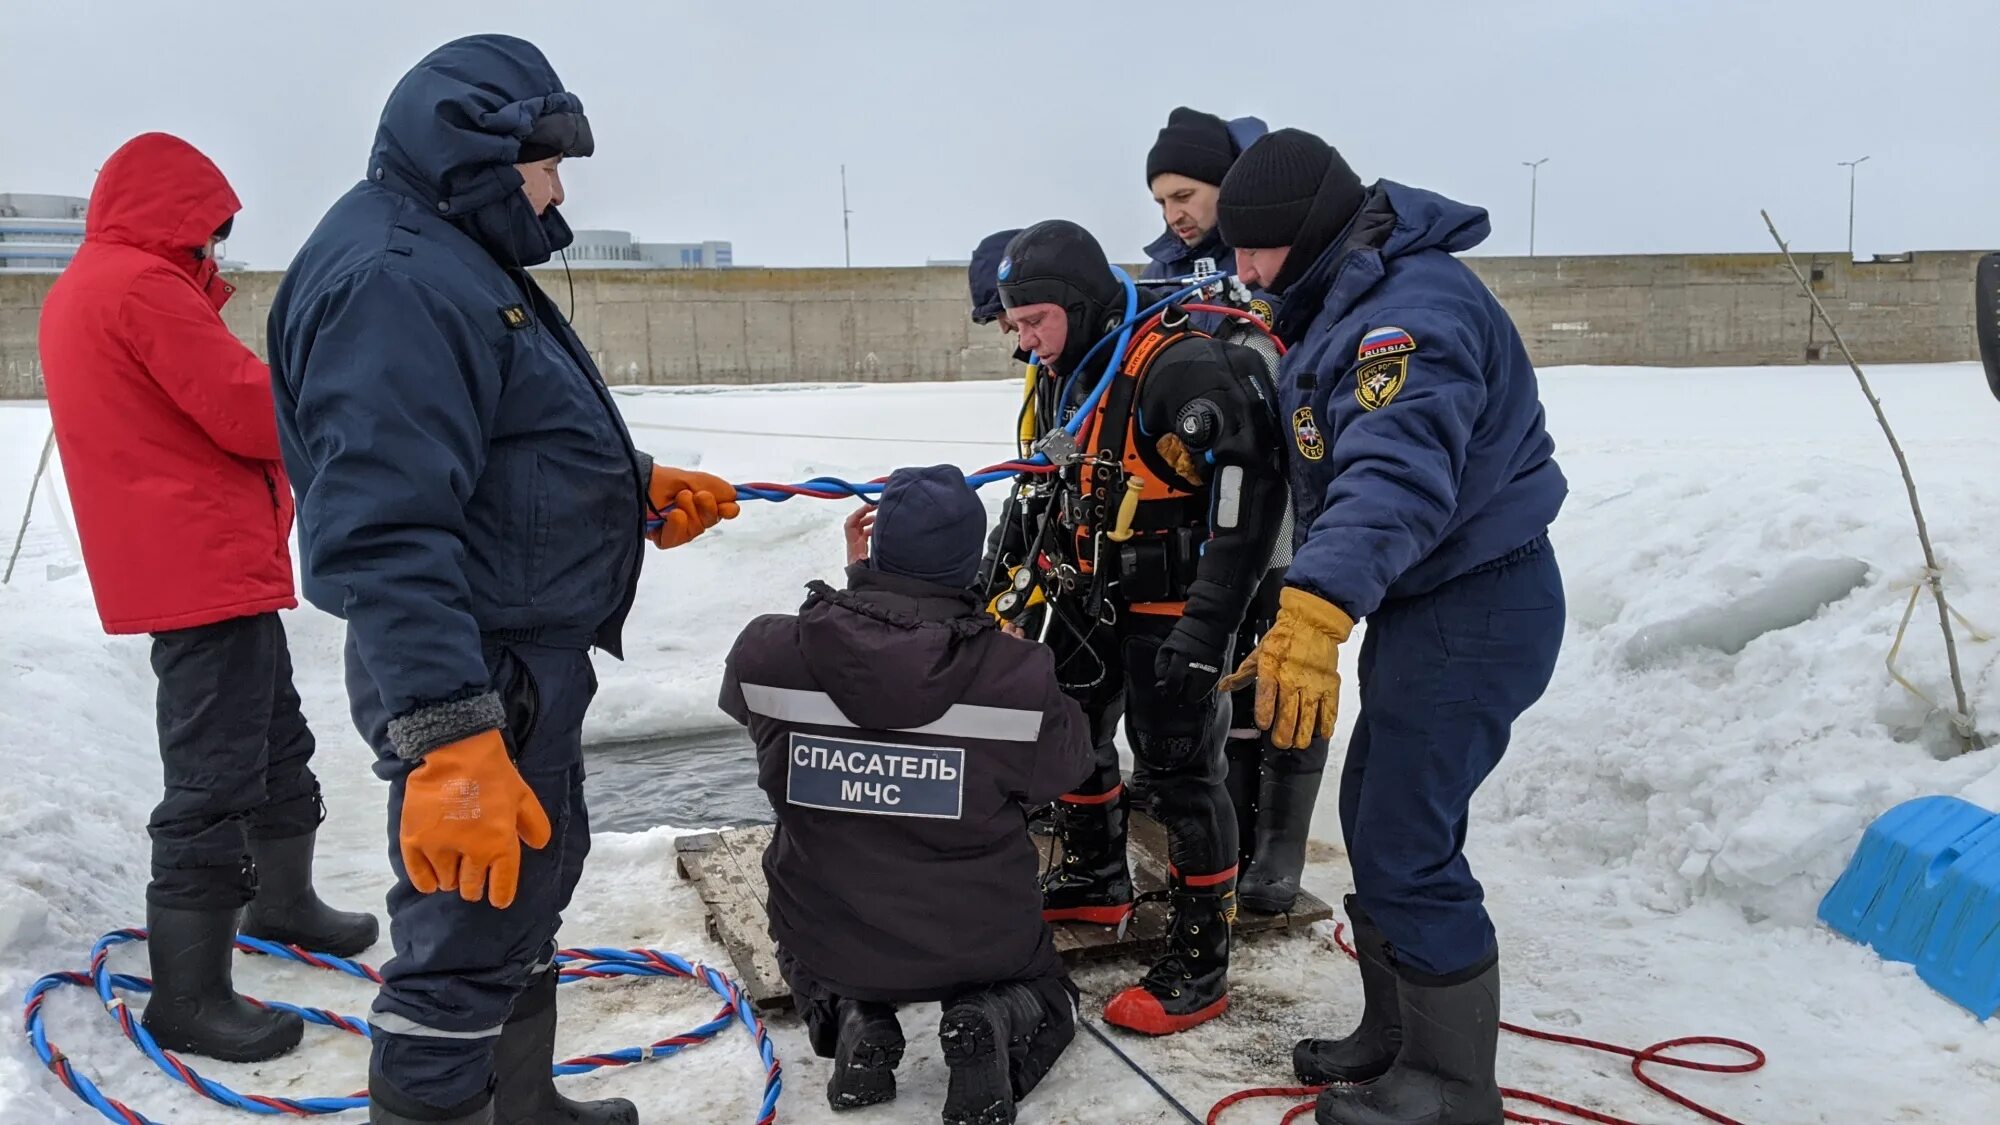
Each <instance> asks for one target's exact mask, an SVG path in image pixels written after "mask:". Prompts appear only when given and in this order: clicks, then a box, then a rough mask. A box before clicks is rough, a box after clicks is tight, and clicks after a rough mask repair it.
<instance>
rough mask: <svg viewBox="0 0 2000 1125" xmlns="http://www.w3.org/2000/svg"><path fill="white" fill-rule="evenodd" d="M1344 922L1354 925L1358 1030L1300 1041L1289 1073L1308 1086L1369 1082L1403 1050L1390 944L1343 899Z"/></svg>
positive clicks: (1356, 907) (1351, 900) (1353, 904)
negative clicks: (1358, 987) (1358, 984)
mask: <svg viewBox="0 0 2000 1125" xmlns="http://www.w3.org/2000/svg"><path fill="white" fill-rule="evenodd" d="M1347 918H1348V921H1350V922H1352V923H1353V924H1354V929H1353V935H1354V951H1355V952H1356V953H1358V954H1360V955H1361V1025H1360V1026H1359V1027H1357V1028H1355V1029H1354V1030H1353V1031H1352V1032H1350V1033H1348V1034H1347V1035H1346V1036H1345V1037H1343V1038H1340V1039H1301V1040H1299V1042H1298V1045H1297V1046H1295V1047H1293V1048H1292V1070H1293V1071H1295V1072H1296V1073H1297V1074H1298V1076H1299V1081H1301V1082H1304V1083H1306V1084H1307V1085H1309V1086H1324V1085H1327V1084H1329V1083H1336V1082H1339V1083H1348V1084H1353V1083H1359V1082H1373V1081H1374V1080H1376V1079H1377V1078H1380V1077H1382V1075H1383V1074H1384V1073H1385V1072H1387V1071H1388V1069H1389V1066H1390V1064H1392V1063H1394V1062H1395V1061H1396V1052H1397V1051H1398V1050H1400V1049H1401V1048H1402V1046H1403V1020H1402V1014H1401V1012H1399V1011H1398V1010H1397V1001H1396V969H1395V967H1394V966H1393V965H1391V964H1390V963H1389V943H1388V941H1387V939H1385V938H1383V936H1382V931H1381V930H1379V929H1376V928H1375V920H1374V919H1372V918H1370V917H1368V915H1367V913H1366V912H1365V911H1363V910H1362V909H1361V906H1360V904H1359V903H1357V902H1356V901H1355V900H1354V896H1353V895H1348V896H1347Z"/></svg>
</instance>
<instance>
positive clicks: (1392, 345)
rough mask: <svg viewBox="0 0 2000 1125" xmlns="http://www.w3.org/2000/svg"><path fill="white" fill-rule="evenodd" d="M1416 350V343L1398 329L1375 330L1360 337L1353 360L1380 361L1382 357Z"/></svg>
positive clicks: (1406, 333)
mask: <svg viewBox="0 0 2000 1125" xmlns="http://www.w3.org/2000/svg"><path fill="white" fill-rule="evenodd" d="M1416 350H1417V342H1416V340H1414V339H1412V338H1411V336H1410V334H1409V333H1408V332H1405V331H1403V330H1402V329H1400V328H1377V329H1374V330H1373V331H1371V332H1369V333H1368V334H1367V335H1365V336H1363V337H1361V347H1360V348H1359V349H1358V350H1357V351H1356V352H1355V353H1354V358H1355V359H1357V360H1368V359H1381V358H1382V357H1383V356H1391V355H1402V354H1403V353H1405V352H1413V351H1416Z"/></svg>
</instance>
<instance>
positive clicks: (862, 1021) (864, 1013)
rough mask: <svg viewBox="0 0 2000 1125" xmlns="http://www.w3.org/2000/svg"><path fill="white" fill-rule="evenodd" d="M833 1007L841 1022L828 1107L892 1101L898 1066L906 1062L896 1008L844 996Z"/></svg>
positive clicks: (836, 1032)
mask: <svg viewBox="0 0 2000 1125" xmlns="http://www.w3.org/2000/svg"><path fill="white" fill-rule="evenodd" d="M834 1004H835V1007H834V1010H835V1011H836V1012H837V1013H838V1015H837V1017H836V1018H837V1019H838V1021H839V1022H838V1025H837V1029H836V1031H835V1035H836V1038H835V1042H834V1048H833V1077H831V1078H829V1079H827V1080H826V1104H827V1105H829V1106H832V1107H833V1108H834V1109H836V1110H842V1109H856V1108H859V1107H861V1106H864V1105H877V1104H879V1103H881V1102H886V1101H893V1100H894V1099H895V1097H896V1067H897V1065H898V1064H900V1063H901V1062H902V1061H903V1027H902V1025H901V1024H899V1023H897V1022H896V1009H895V1008H894V1007H892V1006H890V1005H888V1004H877V1003H870V1002H868V1001H863V1000H849V999H848V998H847V997H845V996H843V997H841V998H840V999H838V1000H836V1001H835V1002H834Z"/></svg>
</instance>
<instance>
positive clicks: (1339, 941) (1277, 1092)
mask: <svg viewBox="0 0 2000 1125" xmlns="http://www.w3.org/2000/svg"><path fill="white" fill-rule="evenodd" d="M1333 941H1334V944H1335V945H1338V946H1339V947H1340V949H1341V952H1343V953H1345V954H1347V955H1348V956H1349V957H1354V956H1356V954H1355V952H1354V947H1353V946H1351V945H1349V944H1348V943H1347V927H1346V926H1343V925H1336V926H1335V927H1334V929H1333ZM1500 1026H1501V1028H1503V1029H1504V1030H1507V1031H1511V1032H1513V1033H1514V1034H1516V1035H1524V1036H1526V1037H1528V1038H1530V1039H1539V1040H1541V1041H1542V1042H1544V1043H1563V1044H1567V1045H1569V1046H1571V1047H1582V1048H1584V1049H1586V1050H1591V1051H1602V1052H1604V1053H1605V1054H1608V1055H1622V1056H1624V1057H1625V1058H1628V1059H1631V1060H1632V1077H1634V1078H1636V1079H1638V1080H1639V1084H1640V1085H1642V1086H1644V1087H1646V1088H1647V1089H1648V1090H1651V1091H1653V1092H1654V1093H1656V1094H1659V1095H1660V1096H1661V1097H1664V1098H1667V1099H1668V1100H1670V1101H1672V1102H1673V1103H1674V1104H1675V1105H1678V1106H1680V1107H1681V1108H1683V1109H1688V1110H1692V1111H1694V1112H1695V1113H1699V1114H1701V1115H1702V1116H1703V1117H1706V1118H1708V1119H1709V1120H1710V1121H1714V1122H1717V1123H1718V1125H1743V1123H1742V1122H1740V1121H1738V1120H1736V1119H1735V1118H1733V1117H1729V1116H1727V1115H1725V1114H1722V1113H1718V1112H1716V1111H1715V1110H1712V1109H1710V1108H1708V1107H1707V1106H1705V1105H1702V1104H1701V1103H1700V1102H1697V1101H1695V1100H1694V1099H1693V1098H1690V1097H1688V1096H1687V1095H1686V1094H1682V1093H1680V1092H1679V1091H1676V1090H1673V1089H1670V1088H1669V1087H1668V1086H1667V1085H1666V1084H1665V1083H1664V1082H1661V1081H1660V1080H1659V1079H1657V1078H1654V1077H1653V1076H1652V1075H1650V1074H1647V1073H1646V1066H1647V1064H1649V1063H1650V1064H1656V1065H1659V1066H1671V1067H1678V1068H1680V1069H1682V1070H1696V1071H1701V1072H1703V1073H1706V1074H1748V1073H1750V1072H1751V1071H1753V1070H1758V1069H1761V1068H1762V1067H1763V1065H1764V1062H1765V1058H1764V1052H1763V1051H1761V1050H1759V1049H1758V1048H1757V1047H1755V1046H1753V1045H1751V1044H1749V1043H1745V1042H1743V1041H1742V1040H1741V1039H1729V1038H1725V1037H1723V1036H1717V1035H1689V1036H1683V1037H1682V1038H1679V1039H1669V1040H1667V1041H1665V1042H1663V1043H1655V1044H1653V1045H1652V1046H1650V1047H1647V1048H1645V1049H1643V1050H1634V1049H1633V1048H1631V1047H1621V1046H1619V1045H1618V1044H1616V1043H1605V1042H1602V1041H1600V1040H1596V1039H1585V1038H1583V1037H1582V1036H1577V1035H1561V1034H1558V1033H1556V1032H1553V1031H1540V1030H1537V1029H1535V1028H1532V1027H1522V1026H1521V1025H1519V1024H1512V1023H1507V1022H1506V1021H1504V1020H1503V1021H1501V1024H1500ZM1676 1047H1728V1048H1730V1049H1731V1050H1736V1051H1741V1052H1743V1053H1744V1054H1745V1055H1748V1056H1749V1061H1747V1062H1740V1063H1709V1062H1696V1061H1694V1060H1692V1059H1677V1058H1671V1057H1669V1056H1668V1055H1667V1054H1666V1052H1668V1051H1671V1050H1673V1049H1674V1048H1676ZM1324 1089H1326V1087H1324V1086H1260V1087H1257V1088H1255V1089H1249V1090H1238V1091H1237V1092H1235V1093H1233V1094H1230V1095H1229V1096H1228V1097H1225V1098H1223V1099H1222V1100H1221V1101H1218V1102H1216V1103H1215V1105H1213V1106H1211V1107H1210V1108H1209V1111H1208V1125H1216V1123H1217V1122H1218V1121H1219V1120H1221V1117H1222V1112H1223V1111H1224V1110H1226V1109H1228V1108H1229V1107H1230V1106H1233V1105H1235V1104H1237V1103H1238V1102H1245V1101H1249V1100H1250V1099H1252V1098H1317V1097H1318V1095H1319V1092H1320V1091H1321V1090H1324ZM1500 1096H1501V1097H1503V1098H1509V1099H1512V1100H1514V1101H1518V1102H1528V1103H1530V1104H1533V1105H1538V1106H1541V1107H1542V1108H1543V1109H1552V1110H1554V1111H1556V1112H1557V1113H1565V1114H1568V1115H1570V1116H1571V1117H1577V1118H1581V1119H1583V1120H1585V1121H1593V1122H1597V1125H1638V1123H1637V1122H1632V1121H1627V1120H1625V1119H1624V1118H1622V1117H1613V1116H1611V1115H1610V1114H1608V1113H1599V1112H1598V1111H1596V1110H1594V1109H1586V1108H1585V1107H1583V1106H1580V1105H1572V1104H1571V1103H1569V1102H1565V1101H1558V1100H1557V1099H1555V1098H1551V1097H1547V1096H1545V1095H1542V1094H1537V1093H1533V1092H1531V1091H1528V1090H1510V1089H1508V1088H1506V1087H1504V1086H1503V1087H1501V1090H1500ZM1312 1111H1313V1103H1312V1102H1306V1103H1304V1104H1302V1105H1295V1106H1293V1107H1291V1108H1290V1109H1288V1110H1286V1111H1285V1116H1284V1117H1282V1118H1280V1119H1279V1125H1292V1122H1294V1121H1297V1120H1298V1119H1299V1118H1301V1117H1304V1116H1305V1115H1306V1114H1308V1113H1311V1112H1312ZM1506 1117H1507V1120H1509V1121H1518V1122H1520V1123H1521V1125H1571V1123H1569V1122H1563V1121H1554V1120H1551V1119H1549V1118H1546V1117H1534V1116H1531V1115H1529V1114H1526V1113H1520V1112H1517V1111H1515V1110H1511V1109H1510V1110H1507V1111H1506Z"/></svg>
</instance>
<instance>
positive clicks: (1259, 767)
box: [1222, 711, 1268, 906]
mask: <svg viewBox="0 0 2000 1125" xmlns="http://www.w3.org/2000/svg"><path fill="white" fill-rule="evenodd" d="M1237 714H1239V715H1244V714H1248V712H1247V711H1239V712H1237ZM1252 734H1253V737H1248V738H1236V737H1233V736H1232V737H1231V738H1230V739H1229V741H1228V742H1226V743H1224V744H1223V747H1222V756H1223V760H1224V761H1225V762H1227V763H1228V767H1229V772H1228V774H1227V775H1226V776H1225V777H1224V778H1223V782H1222V784H1223V787H1224V788H1225V789H1227V790H1229V803H1230V804H1231V805H1232V806H1234V807H1235V809H1236V853H1237V854H1236V864H1237V866H1238V867H1242V868H1246V869H1247V868H1248V867H1249V866H1250V861H1251V860H1252V859H1254V858H1256V855H1257V846H1258V844H1259V843H1260V842H1261V840H1262V839H1263V837H1262V836H1261V835H1259V829H1260V827H1261V821H1260V820H1259V817H1260V815H1261V813H1262V807H1261V796H1262V795H1261V793H1260V792H1259V790H1260V789H1261V785H1260V781H1261V779H1262V778H1263V777H1265V776H1267V775H1268V774H1267V771H1266V770H1265V769H1264V740H1263V737H1262V732H1258V731H1253V732H1252ZM1244 891H1245V893H1246V894H1247V893H1248V891H1249V883H1248V882H1247V881H1246V882H1245V883H1244ZM1243 905H1245V906H1249V905H1250V902H1249V900H1248V898H1245V900H1244V902H1243Z"/></svg>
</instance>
